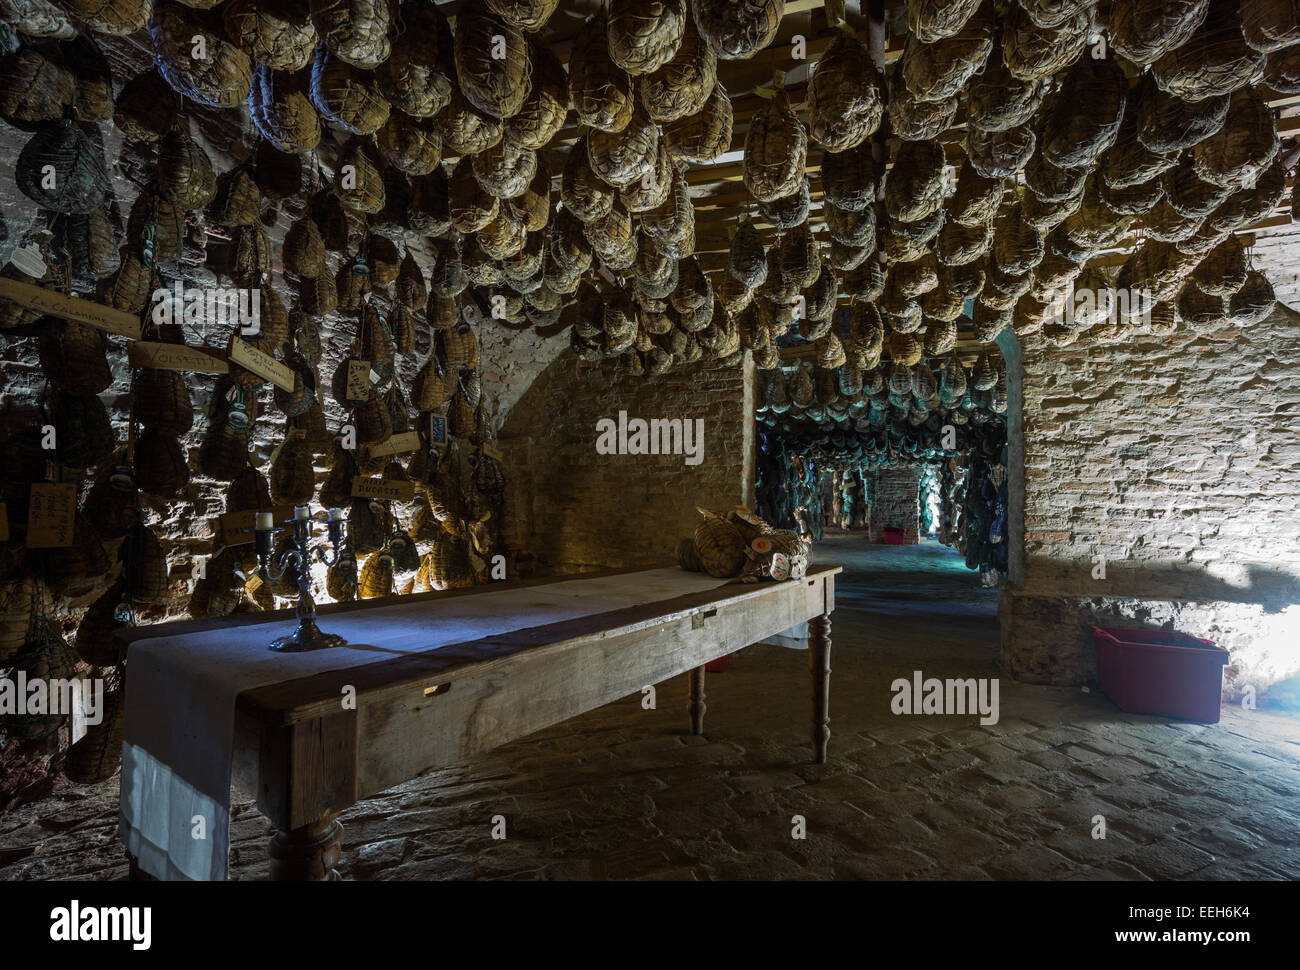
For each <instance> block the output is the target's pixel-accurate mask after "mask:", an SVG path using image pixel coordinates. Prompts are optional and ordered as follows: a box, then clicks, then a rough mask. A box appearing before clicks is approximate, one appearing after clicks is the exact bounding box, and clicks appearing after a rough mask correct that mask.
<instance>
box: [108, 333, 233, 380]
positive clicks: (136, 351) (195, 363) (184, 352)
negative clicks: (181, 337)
mask: <svg viewBox="0 0 1300 970" xmlns="http://www.w3.org/2000/svg"><path fill="white" fill-rule="evenodd" d="M126 356H127V359H128V360H129V361H130V362H131V366H132V367H156V368H158V369H159V370H187V371H198V372H199V373H202V374H225V373H228V372H229V371H230V365H229V364H228V363H226V362H225V361H224V360H222V359H221V358H220V357H214V356H213V355H212V354H210V353H208V352H207V351H206V350H200V349H199V348H198V347H189V346H186V345H185V344H167V343H154V342H153V341H150V340H137V341H135V342H134V343H129V344H127V345H126Z"/></svg>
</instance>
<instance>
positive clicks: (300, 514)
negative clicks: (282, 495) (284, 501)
mask: <svg viewBox="0 0 1300 970" xmlns="http://www.w3.org/2000/svg"><path fill="white" fill-rule="evenodd" d="M293 517H294V518H295V519H310V518H311V508H310V507H309V506H306V505H295V506H294V507H293Z"/></svg>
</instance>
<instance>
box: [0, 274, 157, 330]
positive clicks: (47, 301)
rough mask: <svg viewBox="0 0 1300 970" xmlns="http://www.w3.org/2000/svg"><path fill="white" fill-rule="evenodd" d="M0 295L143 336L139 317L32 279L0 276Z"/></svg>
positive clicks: (43, 310) (30, 306)
mask: <svg viewBox="0 0 1300 970" xmlns="http://www.w3.org/2000/svg"><path fill="white" fill-rule="evenodd" d="M0 297H3V298H4V299H7V300H13V302H15V303H17V304H18V305H20V306H24V307H27V308H28V309H29V310H37V311H39V312H41V313H48V314H50V315H51V316H56V317H62V318H63V319H65V320H76V321H77V322H78V323H88V324H90V325H91V326H92V327H98V328H99V329H100V330H107V331H108V332H109V333H116V334H120V335H121V336H123V337H129V338H130V339H132V340H139V339H140V320H139V318H137V317H136V316H135V315H134V314H130V313H126V312H124V311H122V310H118V309H115V308H113V307H111V306H104V305H102V304H100V303H93V302H91V301H90V300H81V299H78V298H77V297H75V296H68V295H67V294H65V293H59V292H57V291H55V290H47V289H43V288H42V287H39V286H34V285H33V284H31V283H23V282H21V281H19V280H7V279H0Z"/></svg>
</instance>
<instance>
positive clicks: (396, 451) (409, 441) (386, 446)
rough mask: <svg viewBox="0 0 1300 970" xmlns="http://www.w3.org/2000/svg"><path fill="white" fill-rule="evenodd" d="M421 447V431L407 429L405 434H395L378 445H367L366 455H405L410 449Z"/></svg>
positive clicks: (378, 456)
mask: <svg viewBox="0 0 1300 970" xmlns="http://www.w3.org/2000/svg"><path fill="white" fill-rule="evenodd" d="M419 448H420V433H419V432H418V431H407V432H405V433H403V434H395V435H393V436H392V437H391V438H389V439H388V440H387V441H381V442H380V443H379V444H377V445H366V457H367V458H383V457H384V456H385V455H403V454H405V453H406V452H408V451H418V450H419Z"/></svg>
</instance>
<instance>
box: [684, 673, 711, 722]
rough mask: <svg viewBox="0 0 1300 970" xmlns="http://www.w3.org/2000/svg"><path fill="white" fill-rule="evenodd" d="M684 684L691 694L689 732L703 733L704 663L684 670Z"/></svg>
mask: <svg viewBox="0 0 1300 970" xmlns="http://www.w3.org/2000/svg"><path fill="white" fill-rule="evenodd" d="M686 686H687V689H688V690H689V691H690V695H691V733H692V734H703V733H704V712H705V710H706V708H705V706H704V665H703V664H700V666H698V667H696V668H695V669H693V670H688V671H687V672H686Z"/></svg>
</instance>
